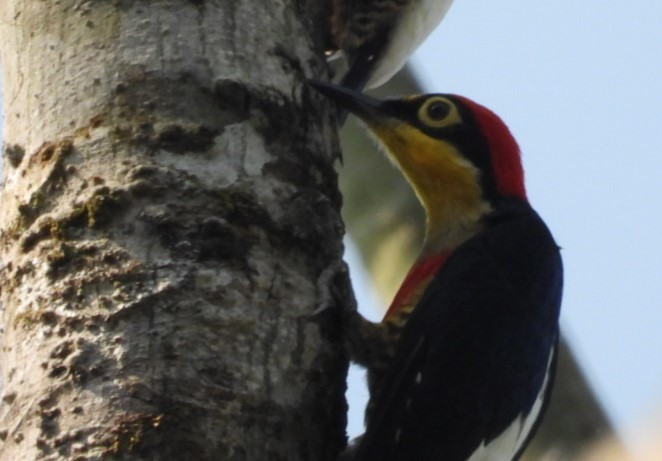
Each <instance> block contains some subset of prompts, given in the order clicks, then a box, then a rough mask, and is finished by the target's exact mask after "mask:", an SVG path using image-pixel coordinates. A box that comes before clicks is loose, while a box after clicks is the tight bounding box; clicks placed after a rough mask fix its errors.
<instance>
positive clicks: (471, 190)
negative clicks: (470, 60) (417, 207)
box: [311, 81, 526, 248]
mask: <svg viewBox="0 0 662 461" xmlns="http://www.w3.org/2000/svg"><path fill="white" fill-rule="evenodd" d="M311 85H312V86H313V87H314V88H316V89H317V90H318V91H320V92H321V93H322V94H324V95H326V96H328V97H329V98H331V99H332V100H334V101H335V102H337V103H338V104H339V105H341V106H342V107H344V108H345V109H347V110H348V111H350V112H352V113H354V114H355V115H356V116H357V117H359V118H360V119H361V120H362V121H363V122H364V123H365V124H366V125H367V126H368V127H369V128H370V130H371V131H372V132H373V133H374V135H375V137H376V138H377V140H378V141H379V142H380V143H381V144H382V145H383V146H384V148H385V150H386V152H387V153H388V155H389V157H390V158H391V159H392V160H393V161H394V163H395V164H396V165H397V166H399V167H400V168H401V170H402V171H403V173H404V174H405V176H406V177H407V179H408V181H409V182H410V183H411V185H412V186H413V188H414V190H415V191H416V194H417V195H418V198H419V199H420V201H421V203H422V204H423V206H424V207H425V210H426V213H427V220H428V222H427V233H426V242H427V244H428V246H429V245H432V246H435V247H437V248H438V247H440V246H442V247H443V246H453V244H457V243H460V242H457V241H454V240H457V239H461V240H463V238H462V236H463V235H465V236H466V234H467V233H472V232H475V231H476V229H477V228H478V226H479V225H480V220H481V218H482V217H483V216H484V215H485V214H487V213H489V212H490V211H491V210H493V209H495V208H496V207H498V205H499V203H500V201H501V200H502V199H503V198H509V197H515V198H519V199H523V200H525V199H526V192H525V189H524V172H523V169H522V163H521V158H520V151H519V147H518V145H517V142H516V141H515V139H514V138H513V136H512V135H511V134H510V131H509V130H508V128H507V127H506V125H505V124H504V123H503V121H501V119H500V118H499V117H498V116H497V115H495V114H494V113H493V112H492V111H490V110H489V109H487V108H485V107H483V106H481V105H479V104H477V103H475V102H473V101H471V100H469V99H467V98H464V97H462V96H456V95H449V94H429V95H416V96H409V97H406V98H403V99H392V100H385V101H380V100H377V99H373V98H370V97H368V96H365V95H363V94H360V93H356V92H353V91H351V90H348V89H346V88H343V87H339V86H336V85H331V84H328V83H324V82H317V81H315V82H311ZM435 240H442V241H441V242H437V243H435V242H434V241H435ZM443 240H446V241H443Z"/></svg>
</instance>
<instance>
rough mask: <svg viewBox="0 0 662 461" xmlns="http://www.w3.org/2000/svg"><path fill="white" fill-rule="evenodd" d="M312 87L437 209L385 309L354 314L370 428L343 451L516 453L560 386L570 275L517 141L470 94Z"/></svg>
mask: <svg viewBox="0 0 662 461" xmlns="http://www.w3.org/2000/svg"><path fill="white" fill-rule="evenodd" d="M314 86H315V87H316V88H317V89H318V90H319V91H321V92H322V93H324V94H326V95H327V96H329V97H331V98H332V99H334V100H335V101H337V102H338V103H339V104H341V105H342V106H343V107H344V108H346V109H348V110H350V111H352V112H354V113H355V114H356V115H358V116H359V117H360V118H361V119H362V120H363V122H364V123H365V124H366V125H367V126H368V128H370V130H371V131H372V132H373V133H374V135H375V137H376V138H377V140H378V141H379V142H380V143H382V145H383V147H384V150H385V151H386V153H387V154H388V155H389V157H390V158H391V159H392V160H393V162H394V163H395V164H396V165H397V166H398V167H399V168H400V169H401V170H402V172H403V174H404V175H405V177H406V178H407V180H408V181H409V182H410V183H411V185H412V187H413V188H414V191H415V192H416V194H417V196H418V198H419V199H420V201H421V203H422V205H423V206H424V208H425V211H426V217H427V220H426V235H425V241H424V243H423V246H422V250H421V255H420V257H419V258H418V260H417V262H416V263H415V265H414V267H413V268H412V270H411V271H410V272H409V275H408V276H407V278H406V279H405V282H404V283H403V286H402V287H401V289H400V290H399V292H398V294H397V296H396V298H395V300H394V303H393V304H392V306H391V308H390V309H389V312H388V314H387V316H386V317H385V319H384V320H383V321H382V322H380V323H370V322H368V321H366V320H365V319H363V318H362V317H360V316H359V315H358V314H351V319H352V320H350V321H349V322H348V328H347V337H348V343H349V346H350V352H351V353H352V354H353V358H354V360H357V361H359V362H360V363H362V364H363V365H365V366H366V367H367V368H368V372H369V375H370V381H371V383H370V392H371V394H370V403H369V408H368V412H367V414H366V419H367V421H366V422H367V425H366V426H367V427H366V432H365V434H364V435H363V436H362V437H361V438H360V440H359V441H358V442H357V443H356V444H355V445H354V447H353V449H352V450H351V451H349V452H348V453H346V454H345V458H343V459H351V460H353V461H374V460H380V461H440V460H443V461H514V460H517V459H518V458H519V457H520V456H521V454H522V452H523V450H524V449H525V448H526V446H527V443H528V442H529V440H530V439H531V437H532V436H533V434H534V433H535V429H536V427H537V425H538V423H539V422H540V419H541V417H542V415H543V414H544V410H545V406H546V403H547V402H548V400H549V395H550V392H551V389H552V384H553V377H554V370H555V363H556V350H557V341H558V317H559V310H560V303H561V292H562V283H563V282H562V264H561V258H560V254H559V249H558V247H557V245H556V243H555V242H554V239H553V238H552V236H551V234H550V232H549V230H548V229H547V227H546V225H545V223H544V222H543V221H542V220H541V219H540V217H539V216H538V214H537V213H536V212H535V211H534V210H533V208H531V206H530V204H529V203H528V200H527V197H526V190H525V187H524V173H523V169H522V164H521V159H520V151H519V147H518V146H517V143H516V142H515V140H514V138H513V137H512V135H511V133H510V131H509V130H508V128H507V127H506V125H505V124H504V123H503V122H502V121H501V119H500V118H499V117H497V116H496V115H495V114H494V113H493V112H492V111H490V110H488V109H486V108H485V107H483V106H481V105H479V104H476V103H475V102H473V101H471V100H468V99H466V98H463V97H460V96H455V95H444V94H438V95H422V96H421V95H418V96H412V97H409V98H405V99H399V100H389V101H378V100H375V99H372V98H368V97H366V96H363V95H361V94H359V93H356V92H352V91H350V90H347V89H344V88H342V87H337V86H333V85H329V84H323V83H315V84H314ZM431 261H432V262H434V264H432V263H431ZM356 325H360V328H355V327H356ZM375 338H377V339H375ZM357 351H360V354H359V355H360V357H359V355H356V352H357Z"/></svg>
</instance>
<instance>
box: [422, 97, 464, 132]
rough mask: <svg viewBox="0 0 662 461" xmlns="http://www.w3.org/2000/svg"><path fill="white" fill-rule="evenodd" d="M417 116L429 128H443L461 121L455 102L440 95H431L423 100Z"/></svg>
mask: <svg viewBox="0 0 662 461" xmlns="http://www.w3.org/2000/svg"><path fill="white" fill-rule="evenodd" d="M418 117H419V118H420V120H421V122H423V123H424V124H425V125H427V126H429V127H431V128H443V127H446V126H450V125H455V124H457V123H460V122H461V121H462V120H461V119H460V114H459V113H458V111H457V107H455V104H453V103H452V102H451V101H450V100H449V99H446V98H443V97H441V96H433V97H431V98H429V99H428V100H427V101H425V102H424V103H423V105H421V108H420V109H419V111H418Z"/></svg>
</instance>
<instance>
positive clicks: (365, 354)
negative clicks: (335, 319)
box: [344, 311, 398, 371]
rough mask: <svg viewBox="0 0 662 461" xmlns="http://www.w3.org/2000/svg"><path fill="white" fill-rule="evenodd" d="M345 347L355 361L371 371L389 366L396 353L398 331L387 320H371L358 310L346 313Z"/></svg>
mask: <svg viewBox="0 0 662 461" xmlns="http://www.w3.org/2000/svg"><path fill="white" fill-rule="evenodd" d="M344 324H345V348H346V349H347V352H348V354H349V357H350V359H351V360H352V361H353V362H356V363H358V364H359V365H361V366H364V367H366V368H367V369H368V370H371V371H380V370H384V369H386V368H388V366H389V365H390V363H391V360H392V359H393V356H394V355H395V346H396V343H397V341H398V334H397V332H395V331H393V329H392V328H391V324H390V323H387V322H378V323H376V322H371V321H369V320H367V319H366V318H365V317H363V316H362V315H361V314H360V313H359V312H358V311H350V312H346V313H345V321H344Z"/></svg>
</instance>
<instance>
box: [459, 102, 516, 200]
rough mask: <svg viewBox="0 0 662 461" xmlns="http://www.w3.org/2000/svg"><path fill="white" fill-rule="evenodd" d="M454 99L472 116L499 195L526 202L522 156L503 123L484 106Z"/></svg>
mask: <svg viewBox="0 0 662 461" xmlns="http://www.w3.org/2000/svg"><path fill="white" fill-rule="evenodd" d="M455 97H456V98H457V99H459V100H460V101H461V102H462V103H463V104H464V105H465V106H466V107H467V108H468V109H469V110H470V111H471V112H472V113H473V115H474V117H475V118H476V123H477V124H478V126H479V127H480V129H481V131H482V132H483V134H484V135H485V138H486V139H487V144H488V147H489V149H490V153H491V154H492V167H493V168H494V176H495V179H496V185H497V189H498V190H499V192H500V193H501V194H503V195H505V196H511V197H512V196H515V197H519V198H522V199H526V189H525V188H524V169H523V168H522V156H521V153H520V149H519V146H518V144H517V141H515V138H514V137H513V135H512V134H511V133H510V130H509V129H508V127H507V126H506V124H505V123H503V120H501V118H499V116H498V115H496V114H495V113H494V112H492V111H491V110H489V109H488V108H487V107H484V106H481V105H480V104H478V103H476V102H474V101H472V100H471V99H468V98H465V97H464V96H455Z"/></svg>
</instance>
